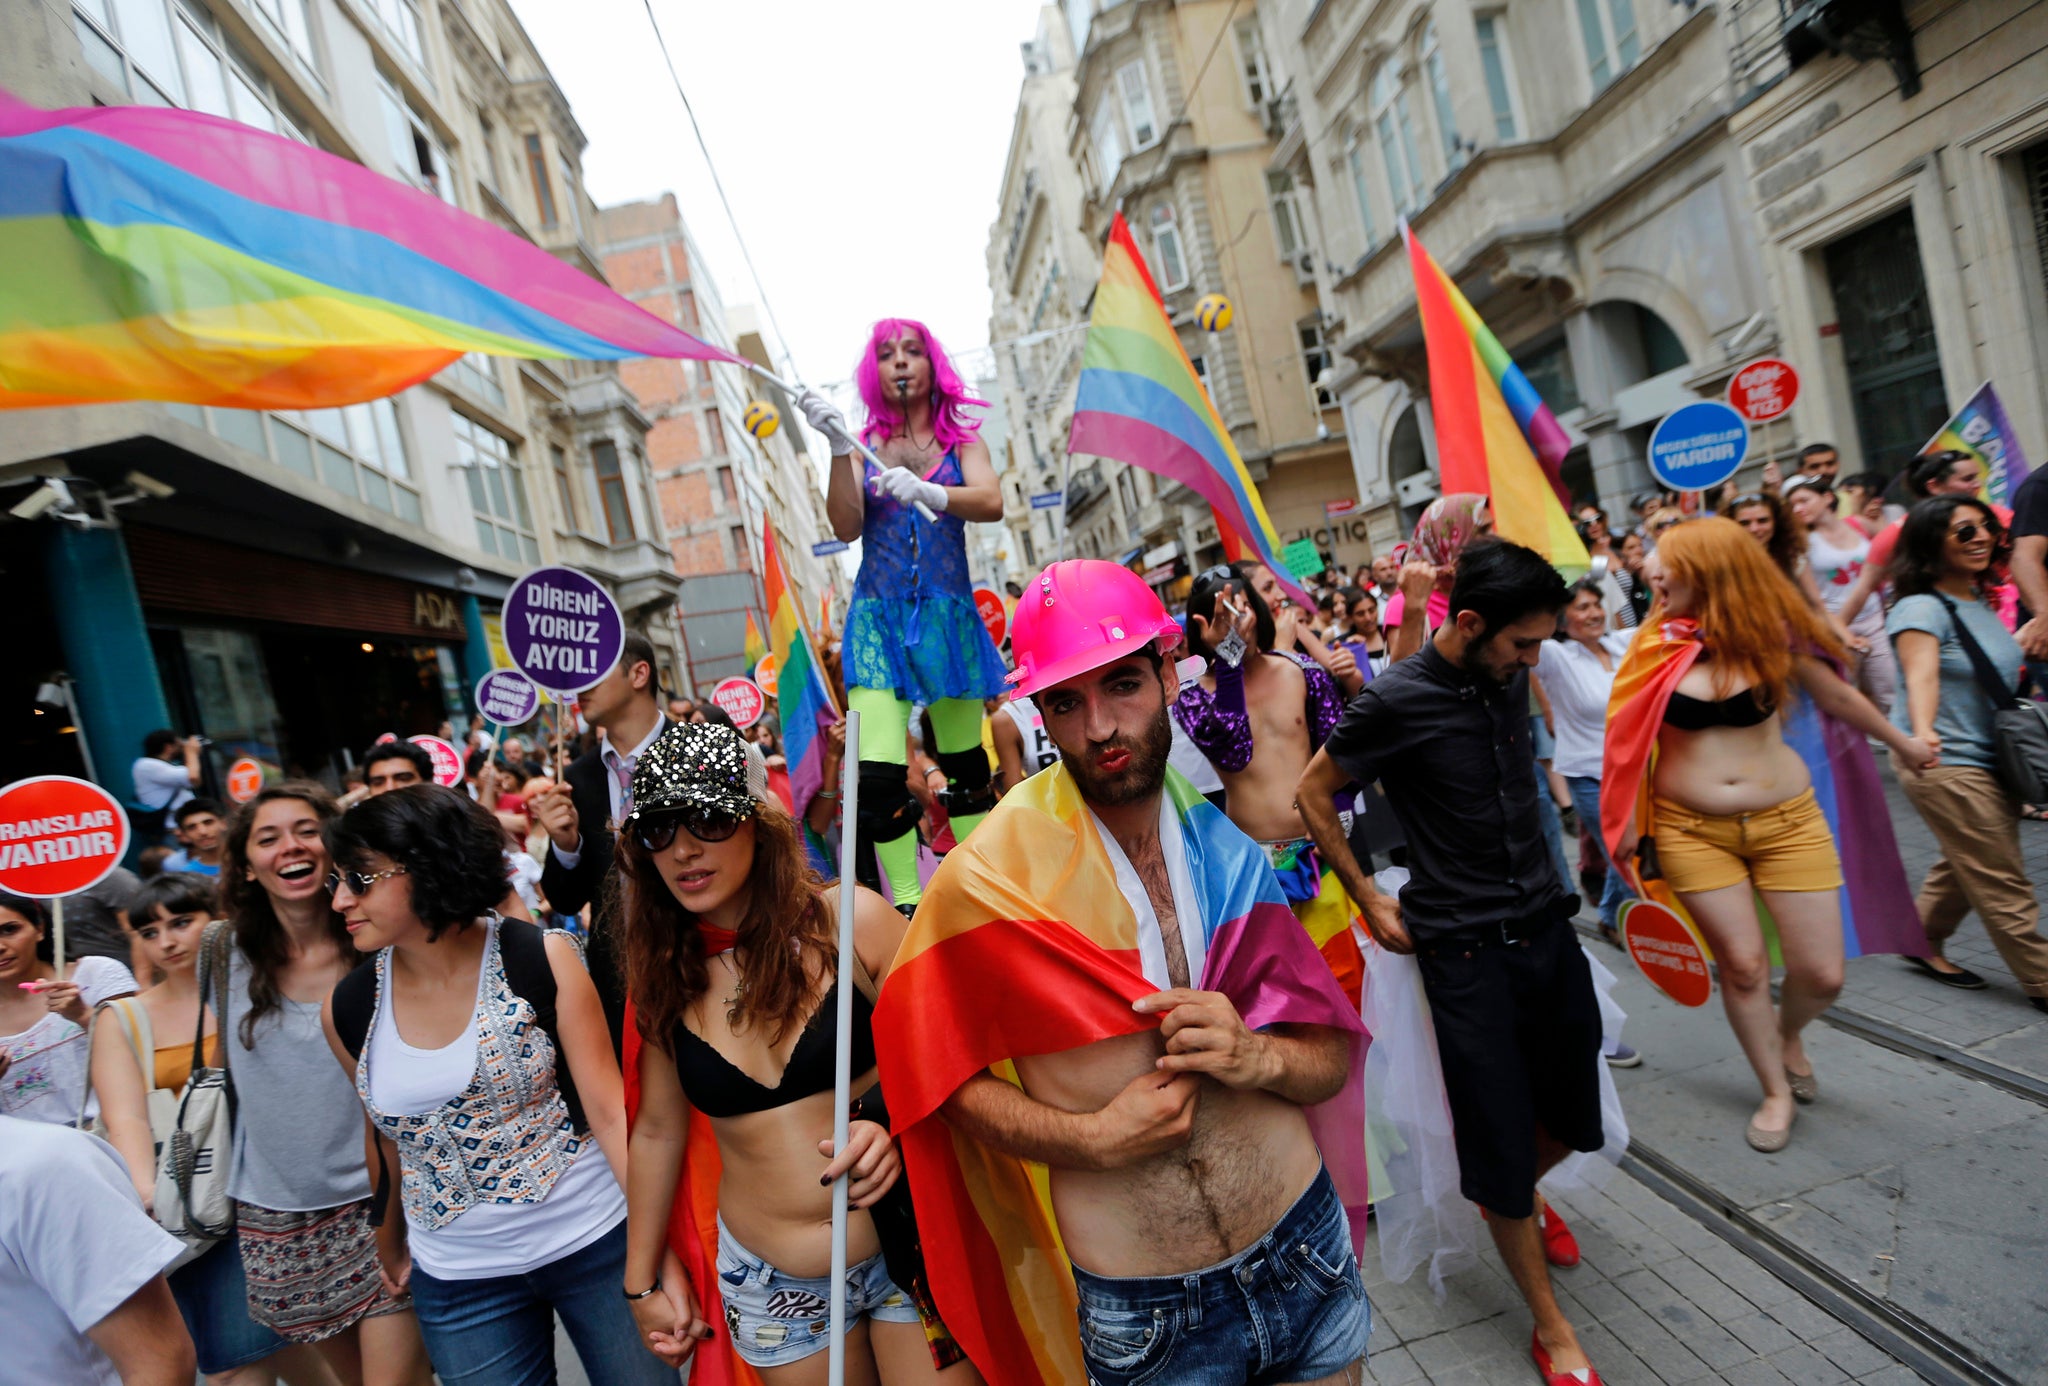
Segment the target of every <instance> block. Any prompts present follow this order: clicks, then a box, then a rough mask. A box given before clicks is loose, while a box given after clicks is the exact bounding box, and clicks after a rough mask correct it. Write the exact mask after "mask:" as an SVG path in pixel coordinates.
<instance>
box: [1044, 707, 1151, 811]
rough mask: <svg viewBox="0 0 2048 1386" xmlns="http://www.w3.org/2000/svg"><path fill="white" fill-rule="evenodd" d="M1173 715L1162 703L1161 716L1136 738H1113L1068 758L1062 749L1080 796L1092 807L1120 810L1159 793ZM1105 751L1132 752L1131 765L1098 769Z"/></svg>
mask: <svg viewBox="0 0 2048 1386" xmlns="http://www.w3.org/2000/svg"><path fill="white" fill-rule="evenodd" d="M1171 715H1172V714H1171V713H1170V712H1169V711H1168V710H1167V706H1166V704H1165V703H1164V702H1161V704H1160V706H1159V715H1158V716H1157V717H1156V718H1154V719H1153V720H1152V722H1151V723H1150V724H1149V725H1147V726H1146V727H1145V729H1144V730H1143V731H1142V732H1140V733H1139V734H1138V735H1137V736H1136V737H1128V736H1115V737H1111V738H1110V739H1109V740H1108V741H1106V742H1103V743H1101V744H1100V745H1095V744H1090V745H1087V746H1084V747H1082V748H1080V754H1078V755H1069V754H1068V753H1067V751H1066V749H1065V748H1064V747H1062V748H1061V751H1060V755H1061V758H1062V759H1063V760H1064V761H1065V763H1066V767H1067V773H1068V774H1070V775H1072V776H1073V777H1074V783H1075V784H1076V785H1077V786H1079V788H1080V790H1081V797H1082V798H1083V799H1085V800H1086V801H1088V802H1089V803H1091V804H1103V805H1106V806H1108V807H1111V808H1117V807H1121V806H1122V805H1124V804H1135V803H1139V802H1141V801H1142V800H1145V799H1149V798H1151V797H1152V796H1153V795H1155V794H1157V793H1158V792H1159V790H1160V788H1161V786H1163V785H1164V784H1165V783H1166V760H1167V756H1168V755H1169V754H1170V753H1171V752H1172V750H1173V728H1172V726H1171V725H1170V724H1169V723H1168V722H1167V720H1166V719H1167V718H1168V717H1169V716H1171ZM1106 750H1122V751H1128V752H1130V756H1131V760H1130V763H1129V764H1128V765H1126V766H1124V768H1123V769H1121V770H1118V771H1115V772H1113V773H1112V772H1109V771H1104V770H1099V769H1097V768H1096V767H1095V766H1094V764H1093V763H1092V759H1093V757H1094V756H1095V755H1097V754H1099V753H1100V752H1102V751H1106Z"/></svg>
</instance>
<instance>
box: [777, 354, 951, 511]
mask: <svg viewBox="0 0 2048 1386" xmlns="http://www.w3.org/2000/svg"><path fill="white" fill-rule="evenodd" d="M745 365H746V368H747V369H748V370H750V371H752V372H753V373H754V374H755V375H758V376H760V377H761V378H762V379H763V380H765V381H767V382H768V383H769V384H770V385H773V386H774V387H775V388H776V389H778V390H780V391H782V392H783V393H784V394H786V395H788V396H789V397H790V398H791V399H792V400H794V399H795V398H796V397H797V396H798V395H800V394H802V393H803V391H802V390H799V389H797V388H795V387H794V386H792V385H790V384H789V382H788V381H785V380H782V379H780V378H779V377H777V376H773V375H770V374H769V373H768V371H767V369H766V368H765V367H762V366H757V365H755V364H754V363H753V362H752V361H748V362H746V363H745ZM846 441H847V442H849V443H851V444H853V446H854V450H855V451H856V452H858V453H860V455H861V456H862V457H865V458H867V460H868V461H870V462H872V463H874V464H875V466H877V467H879V468H880V469H881V470H883V471H885V472H886V471H888V470H889V464H888V463H887V462H884V461H883V460H882V459H881V458H879V457H877V456H875V454H874V453H873V451H871V450H870V449H869V447H868V445H867V444H866V443H863V442H862V441H861V440H860V439H858V438H856V437H854V436H853V435H852V434H848V435H847V438H846ZM913 504H915V505H916V506H917V513H918V514H920V515H922V516H924V517H925V519H927V520H929V521H931V523H933V524H937V523H938V522H939V517H938V515H937V514H935V513H934V512H933V510H932V508H931V507H930V506H929V505H926V504H925V503H924V502H923V501H915V502H913Z"/></svg>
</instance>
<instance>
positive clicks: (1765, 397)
mask: <svg viewBox="0 0 2048 1386" xmlns="http://www.w3.org/2000/svg"><path fill="white" fill-rule="evenodd" d="M1798 398H1799V372H1798V371H1796V370H1794V369H1793V368H1792V363H1791V362H1790V361H1780V360H1779V359H1778V358H1777V357H1775V356H1766V357H1764V358H1763V359H1762V360H1760V361H1752V362H1750V363H1749V364H1748V365H1746V366H1744V367H1742V369H1740V370H1738V371H1736V372H1735V374H1734V375H1732V376H1730V377H1728V403H1729V405H1730V407H1732V408H1733V409H1734V410H1735V412H1736V413H1738V414H1740V415H1742V417H1743V418H1745V419H1748V420H1749V421H1750V422H1751V423H1769V422H1770V421H1771V420H1772V419H1775V418H1777V417H1778V416H1779V415H1781V414H1783V413H1785V412H1786V411H1787V410H1789V409H1791V407H1792V402H1793V401H1794V400H1796V399H1798Z"/></svg>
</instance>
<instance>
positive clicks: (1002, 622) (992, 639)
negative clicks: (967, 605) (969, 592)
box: [974, 587, 1010, 645]
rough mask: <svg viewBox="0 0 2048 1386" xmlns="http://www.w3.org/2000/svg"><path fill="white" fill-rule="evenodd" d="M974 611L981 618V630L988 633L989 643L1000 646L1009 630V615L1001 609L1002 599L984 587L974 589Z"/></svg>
mask: <svg viewBox="0 0 2048 1386" xmlns="http://www.w3.org/2000/svg"><path fill="white" fill-rule="evenodd" d="M974 609H975V611H976V613H977V614H979V615H980V617H981V624H982V626H983V628H985V629H986V630H987V631H988V638H989V643H990V644H992V645H1000V644H1002V643H1003V636H1004V635H1005V634H1006V633H1007V632H1008V631H1009V629H1010V615H1009V613H1008V612H1007V611H1005V610H1004V609H1003V599H1002V597H1001V596H999V595H998V594H997V593H994V592H991V591H990V590H989V589H988V588H986V587H977V588H975V589H974Z"/></svg>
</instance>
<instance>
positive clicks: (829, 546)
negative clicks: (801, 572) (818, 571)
mask: <svg viewBox="0 0 2048 1386" xmlns="http://www.w3.org/2000/svg"><path fill="white" fill-rule="evenodd" d="M845 552H846V541H845V540H844V539H821V540H819V541H818V542H817V543H815V544H813V545H811V557H813V558H830V557H831V556H832V555H833V554H835V553H845Z"/></svg>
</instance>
